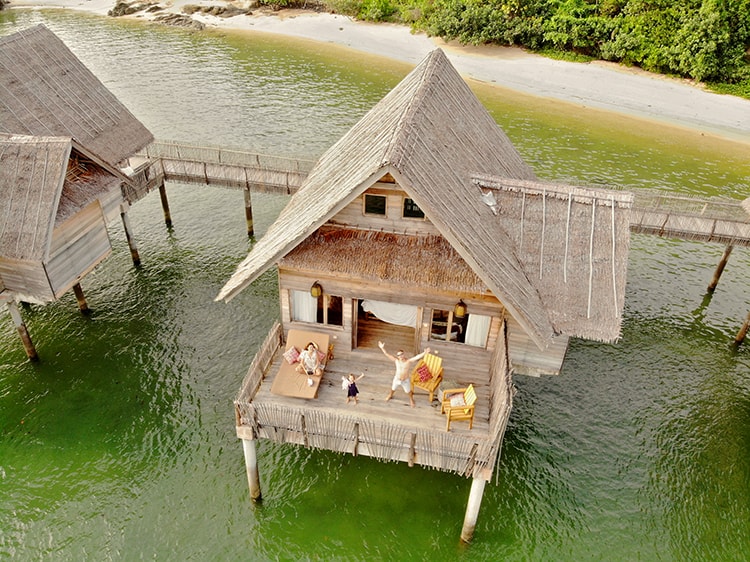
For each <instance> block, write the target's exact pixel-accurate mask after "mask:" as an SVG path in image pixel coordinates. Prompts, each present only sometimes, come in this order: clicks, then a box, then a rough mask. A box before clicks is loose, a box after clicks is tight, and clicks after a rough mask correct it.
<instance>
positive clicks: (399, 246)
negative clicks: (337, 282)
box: [279, 228, 488, 294]
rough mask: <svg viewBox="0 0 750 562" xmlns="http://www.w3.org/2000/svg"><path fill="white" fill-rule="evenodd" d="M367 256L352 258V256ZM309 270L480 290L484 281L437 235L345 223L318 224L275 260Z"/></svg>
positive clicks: (484, 289) (428, 287)
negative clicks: (346, 225) (335, 225)
mask: <svg viewBox="0 0 750 562" xmlns="http://www.w3.org/2000/svg"><path fill="white" fill-rule="evenodd" d="M356 255H360V256H365V255H366V256H367V257H368V258H367V260H363V261H358V260H353V259H352V256H356ZM279 265H280V266H284V267H292V268H294V269H300V270H306V271H308V272H311V273H312V272H319V273H326V272H336V273H338V274H342V275H346V276H347V277H348V278H350V279H362V280H365V281H371V282H376V283H393V284H396V285H408V286H410V287H419V288H423V289H425V290H427V291H429V290H434V289H435V287H440V288H442V289H445V290H448V291H459V292H463V293H472V294H483V293H485V292H487V290H488V289H487V285H486V284H485V283H484V282H483V281H482V280H481V279H480V278H479V276H477V274H476V273H474V271H473V270H472V269H471V268H470V267H469V266H468V265H467V263H466V262H465V261H464V260H463V258H462V257H461V256H460V255H459V254H458V252H456V251H455V249H454V248H453V247H452V246H451V245H450V244H449V243H448V241H447V240H446V239H445V238H443V237H442V236H436V235H429V236H407V235H404V234H395V233H392V232H376V231H372V230H357V229H348V228H326V229H323V228H321V229H318V231H316V232H315V234H313V235H312V236H310V237H308V238H306V239H305V241H304V242H302V243H301V244H300V245H299V246H297V247H296V248H295V249H294V250H292V251H291V252H289V253H288V254H287V255H286V256H284V257H283V258H282V259H281V261H280V264H279Z"/></svg>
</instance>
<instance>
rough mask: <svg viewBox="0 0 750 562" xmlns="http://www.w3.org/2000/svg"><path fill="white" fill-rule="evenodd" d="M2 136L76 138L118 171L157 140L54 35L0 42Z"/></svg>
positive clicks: (36, 33) (41, 31) (40, 32)
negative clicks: (121, 165) (126, 160)
mask: <svg viewBox="0 0 750 562" xmlns="http://www.w3.org/2000/svg"><path fill="white" fill-rule="evenodd" d="M0 91H2V95H0V132H5V133H11V134H19V135H34V136H58V137H72V138H74V139H75V140H76V141H77V142H78V143H80V144H81V145H82V146H85V147H86V148H87V149H88V150H90V151H91V152H93V153H95V154H98V155H99V156H100V157H101V158H103V159H104V160H105V161H106V162H108V163H110V164H112V165H117V164H118V163H120V162H122V161H123V160H124V159H126V158H128V157H130V156H132V155H133V154H134V153H135V152H137V151H138V150H140V149H141V148H143V147H144V146H146V145H147V144H148V143H150V142H151V141H152V140H153V135H152V134H151V133H150V132H149V131H148V129H146V127H144V126H143V124H141V123H140V121H138V120H137V119H136V118H135V117H134V116H133V115H132V114H131V113H130V112H129V111H128V110H127V108H126V107H125V106H124V105H123V104H122V103H120V102H119V101H118V100H117V98H115V96H114V95H113V94H112V93H111V92H110V91H109V90H107V88H105V86H104V84H102V83H101V82H100V81H99V80H98V79H97V78H96V76H94V75H93V74H92V73H91V71H89V70H88V69H87V68H86V67H85V66H84V65H83V63H81V61H80V60H78V58H76V56H75V55H74V54H73V53H72V52H71V51H70V49H68V47H66V46H65V44H64V43H63V42H62V41H61V40H60V39H59V38H58V37H57V36H56V35H55V34H54V33H52V32H51V31H50V30H49V29H47V28H46V27H44V26H43V25H37V26H35V27H32V28H30V29H26V30H24V31H20V32H18V33H14V34H12V35H8V36H6V37H0Z"/></svg>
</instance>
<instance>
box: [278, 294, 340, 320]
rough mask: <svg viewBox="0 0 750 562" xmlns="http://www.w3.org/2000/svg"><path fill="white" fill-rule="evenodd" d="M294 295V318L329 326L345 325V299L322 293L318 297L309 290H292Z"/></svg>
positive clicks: (292, 295)
mask: <svg viewBox="0 0 750 562" xmlns="http://www.w3.org/2000/svg"><path fill="white" fill-rule="evenodd" d="M290 292H291V297H292V320H294V321H296V322H309V323H311V324H326V325H328V326H343V325H344V313H343V310H344V307H343V299H342V298H341V297H337V296H334V295H326V294H322V295H320V296H319V297H318V298H315V297H312V296H310V292H309V291H294V290H292V291H290Z"/></svg>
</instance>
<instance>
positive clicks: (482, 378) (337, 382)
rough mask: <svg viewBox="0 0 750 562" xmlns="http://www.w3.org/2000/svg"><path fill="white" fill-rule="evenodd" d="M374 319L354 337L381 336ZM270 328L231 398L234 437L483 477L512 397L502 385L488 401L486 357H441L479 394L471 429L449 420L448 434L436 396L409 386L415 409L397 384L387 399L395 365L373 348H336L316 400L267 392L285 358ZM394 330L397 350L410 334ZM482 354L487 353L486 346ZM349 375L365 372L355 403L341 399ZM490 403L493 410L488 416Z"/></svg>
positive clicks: (447, 371) (449, 377) (452, 376)
mask: <svg viewBox="0 0 750 562" xmlns="http://www.w3.org/2000/svg"><path fill="white" fill-rule="evenodd" d="M378 324H379V323H373V324H371V325H369V326H367V327H366V328H363V327H362V326H360V339H365V340H367V341H370V342H374V343H375V346H377V341H378V339H383V338H380V337H379V331H380V330H382V329H383V328H382V326H379V325H378ZM275 329H276V330H277V335H274V334H273V331H272V333H271V334H270V338H269V340H267V342H268V345H267V346H264V349H261V351H260V352H259V355H258V356H256V361H254V362H253V365H252V366H251V368H250V371H249V372H248V375H247V377H246V379H245V382H244V383H243V387H242V389H241V390H240V393H239V395H238V397H237V400H236V401H235V405H236V408H237V435H238V437H240V438H241V439H256V438H264V439H272V440H274V441H277V442H282V443H295V444H300V445H304V446H307V447H317V448H323V449H328V450H334V451H339V452H346V453H351V454H355V455H364V456H372V457H376V458H378V459H380V460H389V461H403V462H408V463H409V464H410V465H413V464H417V465H423V466H429V467H431V468H437V469H440V470H446V471H450V472H456V473H459V474H461V475H464V476H471V475H475V474H476V473H477V471H484V472H482V474H484V477H485V478H486V479H488V476H487V474H488V471H489V473H491V472H492V470H493V468H494V463H495V459H496V456H497V453H498V452H499V445H500V441H501V439H502V433H504V429H505V423H506V422H507V416H508V415H509V413H510V405H511V402H512V395H511V393H510V389H509V388H508V389H507V390H508V392H507V393H506V394H507V396H508V399H507V400H503V401H502V402H503V403H502V404H500V403H498V404H494V405H493V404H491V394H493V392H492V389H491V384H490V380H489V358H486V357H485V358H484V359H483V360H479V361H468V362H462V363H456V362H454V361H453V360H452V359H451V355H450V354H449V355H448V356H447V357H445V358H444V363H443V366H444V381H449V382H452V383H455V384H456V385H457V386H465V385H466V384H468V383H473V384H474V385H475V388H476V389H477V395H478V400H477V409H476V413H475V418H474V424H473V429H471V430H470V429H469V424H468V422H453V423H452V424H451V430H450V432H447V431H446V429H445V426H446V417H445V415H443V414H441V413H440V405H439V403H438V401H437V400H435V401H434V402H433V403H431V404H430V403H429V398H428V395H427V393H426V392H422V391H420V390H417V391H416V392H415V394H414V400H415V403H416V407H414V408H412V407H410V405H409V399H408V396H407V395H406V393H404V392H403V391H402V390H401V389H398V390H396V393H395V395H394V397H393V398H392V399H391V400H390V401H386V400H385V398H386V396H387V395H388V392H389V391H390V387H391V381H392V379H393V374H394V366H393V364H392V363H391V362H390V361H389V360H388V359H387V358H386V357H385V356H384V355H383V353H382V352H381V351H380V350H379V349H378V348H377V347H374V348H373V347H362V348H358V349H355V350H353V351H351V352H341V353H339V352H334V358H333V359H332V360H330V361H329V363H328V365H327V368H326V371H325V374H324V376H323V381H322V383H321V385H320V389H319V391H318V397H317V398H315V399H300V398H291V397H285V396H278V395H276V394H273V393H271V391H270V389H271V386H272V384H273V380H274V376H275V374H276V373H277V372H278V369H279V366H280V365H281V361H284V358H283V356H282V353H283V351H284V346H283V345H278V343H279V342H278V338H279V337H280V328H279V327H278V326H276V327H275ZM409 331H412V330H407V332H409ZM397 332H398V333H399V334H400V335H397V336H395V337H394V334H388V335H387V336H388V337H385V342H386V346H387V348H388V349H389V351H391V352H395V350H396V349H397V347H396V346H398V348H401V347H404V348H405V349H406V346H400V345H399V344H398V339H399V338H408V337H409V335H408V333H406V332H399V331H398V330H397ZM362 336H364V338H363V337H362ZM264 353H265V354H267V355H268V359H267V361H268V363H267V367H266V368H265V369H263V368H262V365H263V363H264V361H262V360H260V361H259V360H258V359H259V357H261V356H262V355H263V354H264ZM479 355H481V354H479ZM479 355H478V357H479ZM484 355H485V356H486V355H487V352H486V351H485V352H484ZM349 373H354V374H355V375H357V376H359V374H361V373H364V375H365V376H364V378H363V379H362V380H361V381H359V382H358V383H357V387H358V388H359V391H360V394H359V403H358V404H354V402H350V403H348V404H347V403H346V392H345V391H344V390H343V389H342V386H341V382H342V377H346V376H348V375H349ZM300 377H303V375H300ZM498 378H499V377H498ZM509 380H510V377H509V376H508V377H507V378H505V379H504V381H503V382H504V383H506V384H507V383H508V382H509ZM443 387H445V384H443ZM495 395H496V396H497V395H498V394H497V393H495ZM496 402H498V400H497V399H496ZM492 408H494V409H495V415H494V416H493V415H492V411H491V409H492ZM499 418H502V419H499ZM499 427H500V428H502V431H499V429H498V428H499Z"/></svg>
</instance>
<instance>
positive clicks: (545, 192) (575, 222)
mask: <svg viewBox="0 0 750 562" xmlns="http://www.w3.org/2000/svg"><path fill="white" fill-rule="evenodd" d="M474 183H475V184H476V186H477V189H481V190H482V193H483V194H486V195H485V197H486V198H487V200H488V203H493V204H494V210H495V211H496V212H497V215H496V225H497V228H498V229H501V230H503V231H504V232H505V233H507V235H508V237H509V239H510V240H511V241H512V243H513V247H514V248H515V251H516V254H517V255H518V256H520V258H521V263H522V265H523V269H524V272H525V274H526V276H527V278H528V279H529V280H530V282H531V283H532V284H533V285H534V286H535V287H536V289H537V291H538V292H539V294H540V295H541V297H542V301H543V302H544V306H545V308H546V310H547V312H548V314H549V317H550V320H551V321H552V325H553V327H554V329H555V332H557V333H562V334H565V335H568V336H579V337H584V338H588V339H596V340H599V341H614V340H616V339H618V338H619V336H620V325H621V321H622V310H623V306H624V302H625V281H626V274H627V266H628V253H629V250H630V209H631V205H632V201H633V195H632V194H631V193H628V192H623V191H612V190H605V189H587V188H582V187H576V186H569V185H561V184H552V183H548V182H540V181H522V180H512V179H506V178H492V177H477V178H474Z"/></svg>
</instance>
